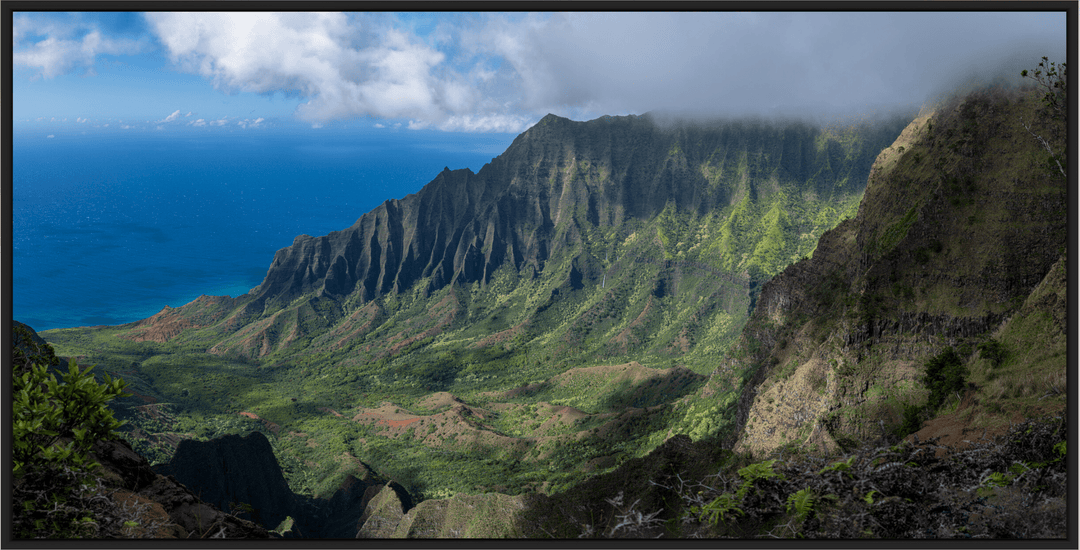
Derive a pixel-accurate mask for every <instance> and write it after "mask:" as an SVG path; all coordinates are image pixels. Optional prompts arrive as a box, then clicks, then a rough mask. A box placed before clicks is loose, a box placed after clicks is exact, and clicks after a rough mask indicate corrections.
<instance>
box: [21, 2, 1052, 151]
mask: <svg viewBox="0 0 1080 550" xmlns="http://www.w3.org/2000/svg"><path fill="white" fill-rule="evenodd" d="M1065 39H1066V16H1065V13H1064V12H899V13H890V12H865V13H847V12H811V13H793V12H707V13H692V12H678V13H668V12H663V13H633V12H629V13H582V12H571V13H487V12H485V13H299V12H285V13H260V12H239V13H226V12H213V13H193V12H180V13H173V12H151V13H109V12H81V13H52V12H16V13H15V14H14V28H13V29H12V44H13V73H14V74H13V79H12V87H13V108H14V116H13V122H14V124H15V128H16V129H20V128H26V127H33V126H34V125H35V124H37V125H43V126H41V127H42V128H48V129H49V130H48V131H50V132H52V131H53V130H52V129H53V128H55V129H56V131H63V130H64V129H65V128H67V129H70V128H82V129H84V131H85V130H86V129H95V130H97V131H106V129H108V131H119V130H153V131H165V132H168V131H185V130H186V131H215V130H219V131H220V130H226V129H227V130H230V131H237V132H239V131H256V130H259V129H261V128H273V127H278V128H284V127H294V126H302V127H304V128H311V129H318V128H322V127H326V126H333V125H337V126H345V127H348V126H350V125H352V126H356V127H363V128H368V129H374V130H386V131H408V130H434V131H442V132H503V133H518V132H521V131H524V130H525V129H526V128H528V127H529V126H530V125H532V124H534V123H535V122H536V121H537V120H539V119H540V118H542V117H543V116H544V115H545V114H547V113H555V114H557V115H560V116H565V117H569V118H572V119H575V120H588V119H592V118H596V117H599V116H601V115H624V114H642V113H645V112H648V111H665V110H666V111H677V112H680V113H684V114H688V115H691V116H698V115H710V116H713V115H735V116H738V115H748V114H749V115H764V116H772V115H792V114H808V115H812V116H839V115H851V114H855V113H860V112H867V111H874V110H878V109H889V108H892V107H898V106H899V107H905V108H910V107H913V106H914V107H918V106H920V105H922V104H924V103H926V102H927V101H929V100H931V99H932V98H934V97H936V96H937V95H938V94H941V93H943V92H945V91H947V90H949V89H951V88H954V87H956V86H958V85H960V84H962V83H964V82H965V81H968V80H969V79H971V78H975V77H978V78H986V77H988V76H991V75H993V74H994V73H995V72H998V71H1002V70H1004V72H1005V74H1009V75H1012V77H1014V78H1015V77H1016V75H1017V73H1018V72H1019V70H1020V69H1023V68H1034V66H1035V65H1036V64H1037V63H1038V61H1039V59H1040V58H1041V57H1042V56H1044V55H1046V56H1049V57H1050V58H1051V60H1058V61H1065V57H1064V56H1065V53H1066V46H1065ZM50 135H55V134H50Z"/></svg>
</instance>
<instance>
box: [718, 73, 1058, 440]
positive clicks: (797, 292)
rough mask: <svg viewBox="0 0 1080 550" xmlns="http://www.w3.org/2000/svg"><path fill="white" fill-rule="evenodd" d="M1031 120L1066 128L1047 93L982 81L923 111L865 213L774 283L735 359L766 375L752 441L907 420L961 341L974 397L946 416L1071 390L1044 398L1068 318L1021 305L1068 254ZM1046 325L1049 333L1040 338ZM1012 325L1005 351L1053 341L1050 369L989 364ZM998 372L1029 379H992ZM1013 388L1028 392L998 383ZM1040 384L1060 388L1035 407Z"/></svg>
mask: <svg viewBox="0 0 1080 550" xmlns="http://www.w3.org/2000/svg"><path fill="white" fill-rule="evenodd" d="M1021 119H1023V120H1027V121H1033V120H1038V121H1040V123H1041V124H1043V125H1045V127H1046V128H1047V129H1048V130H1047V131H1046V132H1045V135H1048V136H1049V135H1056V136H1059V138H1058V139H1059V140H1064V136H1065V132H1064V131H1063V128H1058V129H1057V130H1055V128H1054V126H1055V125H1061V126H1063V124H1064V123H1063V121H1061V120H1057V119H1054V118H1050V117H1048V116H1047V115H1046V114H1045V113H1044V112H1043V111H1042V109H1041V102H1040V101H1039V95H1038V94H1037V93H1034V92H1032V93H1026V94H1024V93H1019V92H1015V91H1013V92H1009V91H1002V90H985V91H981V92H976V93H973V94H971V95H968V96H967V97H965V98H964V99H963V100H956V101H954V102H952V103H950V104H947V105H944V106H942V107H941V108H940V109H939V110H938V111H937V112H936V113H935V114H934V115H933V116H932V117H929V118H927V119H926V120H925V122H921V123H920V122H916V123H915V124H913V125H912V126H911V127H909V129H908V130H907V131H906V132H905V133H909V134H911V135H912V136H913V139H912V140H911V141H910V142H909V143H908V144H907V145H906V146H905V152H904V153H903V155H902V156H901V157H900V158H899V159H898V160H897V161H896V162H895V164H894V165H892V167H891V169H884V170H881V171H880V172H877V173H875V174H874V175H872V176H871V179H870V183H869V184H868V186H867V191H866V195H865V197H864V199H863V202H862V204H861V205H860V207H859V214H858V216H856V217H855V218H854V219H852V220H849V221H846V222H844V223H842V224H841V225H840V226H839V227H837V228H836V229H834V230H831V231H830V232H828V233H826V235H825V236H824V237H823V238H822V239H821V241H820V243H819V244H818V247H817V250H816V251H815V253H814V255H813V258H811V259H808V260H804V261H802V262H799V263H798V264H796V265H794V266H791V267H790V268H788V269H787V270H785V271H784V273H782V274H781V275H779V276H777V277H776V278H774V279H773V280H772V281H770V282H769V283H768V284H767V285H766V286H765V288H764V290H763V291H762V294H761V297H760V299H759V303H758V308H757V310H756V311H755V313H754V316H753V318H752V319H751V321H750V322H749V324H748V325H747V330H746V331H744V333H743V337H742V340H741V341H740V344H739V348H738V349H740V350H744V351H745V359H743V360H741V361H736V362H735V363H734V364H733V365H731V368H732V369H733V370H734V371H736V372H740V371H742V372H745V371H747V370H751V371H753V370H756V371H757V374H756V375H755V377H754V379H753V381H752V386H753V387H754V388H755V391H754V392H748V393H747V394H745V395H744V401H743V402H742V404H741V407H740V420H741V421H744V422H745V424H744V426H743V428H742V430H741V434H740V436H739V445H738V446H737V448H738V449H742V450H749V451H754V452H756V453H763V452H768V451H770V450H773V449H776V448H778V447H780V446H783V445H785V444H788V443H796V444H798V445H802V446H817V447H819V448H821V449H822V450H829V449H835V448H836V444H837V443H840V444H841V446H843V445H845V444H848V443H851V442H854V441H862V440H865V439H867V438H874V437H881V436H882V435H883V430H882V428H883V427H884V428H885V434H888V433H890V432H891V431H893V430H899V429H901V426H900V425H901V420H902V416H903V413H904V406H905V405H911V406H920V405H922V404H924V403H926V399H927V395H928V392H927V390H926V389H925V388H924V385H923V384H922V383H921V382H920V380H921V377H922V376H923V374H924V373H925V371H926V368H925V364H926V363H927V361H928V360H929V359H930V358H932V357H935V356H938V355H939V354H940V353H942V352H944V351H946V350H949V349H952V350H954V351H955V352H956V353H957V354H958V357H959V360H960V362H961V363H962V365H963V367H964V368H965V369H966V370H967V371H968V372H969V373H975V374H974V376H969V378H968V381H969V382H973V383H975V384H978V385H975V386H969V387H968V388H967V391H968V393H969V396H968V398H967V399H968V400H965V396H964V390H959V391H956V392H953V393H955V395H953V394H950V397H949V398H948V399H946V401H945V403H944V404H943V407H944V408H943V409H942V410H941V411H937V412H947V411H952V410H955V409H956V407H957V406H959V405H961V404H962V403H961V401H963V408H964V409H969V408H970V409H971V410H970V411H968V413H967V416H966V417H965V422H966V421H967V420H972V421H973V423H971V424H970V425H967V426H965V427H966V428H968V429H970V430H974V429H983V428H989V429H991V431H992V430H993V429H995V428H997V429H999V430H1000V429H1001V427H1002V426H1005V427H1007V426H1008V423H1009V420H1010V419H1013V418H1015V417H1019V418H1023V417H1026V416H1029V415H1031V414H1034V413H1035V412H1037V411H1038V410H1043V411H1053V410H1057V409H1059V408H1061V407H1063V406H1064V394H1062V393H1057V394H1055V393H1054V392H1053V391H1050V393H1049V394H1047V395H1042V393H1043V392H1044V391H1048V390H1049V389H1050V388H1052V387H1053V386H1054V385H1055V384H1054V381H1060V377H1061V376H1063V375H1064V369H1065V362H1064V355H1063V348H1062V347H1061V345H1062V344H1061V343H1060V340H1058V339H1057V337H1055V336H1053V335H1054V334H1057V333H1061V334H1063V327H1062V326H1059V325H1055V324H1054V322H1053V321H1046V322H1042V321H1039V320H1036V319H1039V318H1041V317H1040V316H1038V315H1036V316H1034V317H1033V316H1032V315H1031V314H1025V313H1023V311H1026V310H1022V309H1021V306H1023V305H1024V303H1025V300H1029V301H1030V300H1031V299H1033V298H1031V292H1032V290H1033V289H1034V288H1035V287H1036V285H1038V284H1039V283H1040V281H1043V280H1044V279H1045V278H1046V277H1047V276H1048V273H1052V272H1053V269H1054V268H1053V266H1054V265H1055V262H1059V261H1061V260H1060V258H1062V255H1063V253H1064V250H1065V245H1066V237H1067V215H1066V214H1067V202H1066V198H1067V190H1066V180H1065V178H1063V177H1062V176H1061V174H1060V173H1058V172H1057V171H1056V170H1048V169H1047V167H1046V162H1045V161H1046V157H1047V154H1046V152H1045V151H1044V150H1043V148H1042V146H1041V145H1040V144H1039V143H1038V142H1037V141H1036V140H1035V139H1034V138H1033V137H1032V136H1031V135H1030V134H1029V133H1028V132H1027V131H1026V130H1025V129H1024V128H1023V126H1022V125H1021V123H1020V120H1021ZM1054 145H1055V146H1057V147H1058V148H1059V149H1061V150H1063V148H1064V143H1063V141H1061V142H1057V143H1055V144H1054ZM1057 269H1063V268H1057ZM1060 290H1061V291H1062V292H1063V291H1064V289H1063V288H1061V289H1060ZM1054 292H1056V291H1051V294H1050V295H1051V296H1053V295H1054ZM1047 299H1048V300H1050V299H1051V298H1047ZM1018 314H1019V315H1018ZM1010 317H1012V318H1013V319H1012V320H1010ZM1051 319H1052V317H1051ZM1006 320H1010V322H1009V324H1008V325H1006V326H1005V327H1002V323H1003V322H1004V321H1006ZM1034 325H1038V326H1039V327H1041V328H1042V329H1043V330H1045V331H1046V332H1045V333H1043V334H1042V335H1039V336H1038V337H1037V338H1036V337H1035V334H1036V332H1037V331H1035V330H1032V329H1031V328H1030V327H1031V326H1034ZM999 327H1000V328H999ZM1020 327H1025V328H1020ZM995 330H996V331H999V332H998V336H995V332H994V331H995ZM1018 331H1019V332H1025V333H1026V334H1027V336H1026V337H1024V338H1022V339H1023V340H1027V343H1025V344H1020V343H1019V341H1018V340H1017V339H1016V336H1014V335H1015V334H1016V333H1017V332H1018ZM1004 334H1008V335H1010V336H1009V343H1008V344H1007V345H1006V351H1008V350H1012V349H1016V348H1017V347H1018V346H1019V347H1021V348H1025V349H1027V348H1030V347H1031V346H1041V345H1042V344H1037V343H1036V342H1042V343H1043V344H1045V345H1046V346H1047V347H1046V348H1045V350H1046V356H1045V357H1046V358H1047V359H1046V360H1042V359H1039V360H1035V359H1034V356H1033V355H1031V354H1030V352H1024V354H1025V355H1027V356H1028V357H1031V359H1025V360H1023V362H1028V361H1030V363H1029V364H1030V366H1031V367H1032V368H1033V369H1034V368H1035V365H1039V367H1038V368H1037V369H1036V370H1032V371H1029V372H1027V373H1023V372H1021V371H1020V369H1009V368H1007V367H1006V368H1005V370H999V369H998V368H994V369H991V372H986V370H987V368H988V361H986V360H985V359H984V355H985V354H984V353H983V352H981V351H979V350H980V349H981V348H986V346H987V345H990V346H996V344H988V343H989V342H991V341H992V340H994V339H1000V338H1002V336H1001V335H1004ZM1051 342H1053V343H1051ZM1025 346H1026V347H1025ZM737 355H738V352H736V356H737ZM1015 361H1018V358H1017V357H1016V356H1015V355H1013V358H1012V359H1010V362H1009V363H1006V365H1008V364H1010V363H1012V362H1015ZM993 376H1008V377H1010V378H1011V377H1021V378H1023V377H1028V378H1030V379H1029V380H1028V381H1027V382H1020V381H1019V380H1012V381H1008V382H1006V381H1004V380H1001V379H999V380H998V381H996V382H994V384H993V385H991V384H989V382H990V378H992V377H993ZM710 384H712V382H710ZM1015 384H1025V385H1026V386H1028V387H1029V388H1030V389H1029V390H1024V391H1019V390H1013V391H1012V395H1009V394H1010V392H1009V391H1008V390H1004V389H1000V388H999V389H994V388H996V387H1006V386H1013V385H1015ZM1034 393H1039V394H1040V395H1042V397H1047V399H1044V400H1042V401H1041V402H1040V403H1038V404H1036V403H1035V402H1034V401H1035V397H1037V396H1034V395H1033V394H1034ZM1024 397H1030V400H1029V401H1027V402H1024V399H1023V398H1024ZM1012 398H1016V399H1012ZM973 402H977V403H976V404H972V403H973ZM983 413H986V414H983ZM930 416H936V415H935V414H934V411H931V412H930ZM975 417H978V421H977V422H974V418H975ZM899 435H905V434H903V433H901V434H899ZM924 435H925V434H924Z"/></svg>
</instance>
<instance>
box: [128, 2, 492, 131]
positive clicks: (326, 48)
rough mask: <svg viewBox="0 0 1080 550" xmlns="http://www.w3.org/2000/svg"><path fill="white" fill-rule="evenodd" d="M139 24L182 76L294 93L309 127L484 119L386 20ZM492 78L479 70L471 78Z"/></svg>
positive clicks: (215, 16)
mask: <svg viewBox="0 0 1080 550" xmlns="http://www.w3.org/2000/svg"><path fill="white" fill-rule="evenodd" d="M146 18H147V20H148V21H149V23H150V27H151V28H152V29H153V31H154V32H155V33H156V34H157V36H158V38H159V39H160V40H161V42H162V44H163V45H164V46H165V49H166V51H167V52H168V54H169V57H170V58H171V59H172V61H173V62H174V63H176V64H177V65H178V66H179V67H181V68H182V69H184V70H187V71H190V72H193V73H197V74H199V75H202V76H203V77H205V78H208V79H210V80H212V81H213V83H214V86H215V87H217V88H219V89H222V90H225V91H247V92H255V93H265V94H271V93H275V92H279V91H280V92H285V93H290V94H298V95H300V96H301V97H303V98H305V99H306V101H305V102H304V103H302V104H301V105H300V106H299V107H298V108H297V112H296V114H297V115H298V117H299V118H300V119H302V120H305V121H308V122H312V123H323V122H327V121H330V120H338V119H347V118H353V117H359V116H373V117H378V118H409V119H412V120H413V121H414V125H422V126H432V125H434V126H438V127H442V126H444V125H446V124H448V122H447V121H449V120H451V119H453V118H454V117H457V118H462V117H473V118H476V117H482V116H485V115H483V114H478V112H479V111H483V110H484V109H483V107H484V106H483V105H482V103H483V95H482V93H481V92H480V91H479V90H477V89H476V88H475V86H473V85H472V83H471V82H470V77H469V76H467V75H462V74H460V73H459V72H458V71H456V70H455V69H454V68H453V67H451V66H449V65H448V64H447V63H446V61H447V56H446V54H444V53H442V52H440V51H439V50H437V49H435V48H434V47H432V46H429V45H428V44H425V43H424V42H423V41H422V40H420V39H419V38H417V37H416V36H415V35H413V34H412V33H410V32H407V31H403V30H399V29H395V28H393V27H392V25H393V24H394V21H393V19H392V16H390V17H386V16H374V15H365V14H357V15H355V16H354V17H353V18H350V17H349V16H347V15H345V14H340V13H317V14H309V13H162V12H155V13H150V14H147V16H146ZM492 74H493V73H491V71H490V70H488V71H486V72H485V71H483V70H481V71H478V72H476V75H477V76H475V78H481V79H484V78H486V79H491V78H492ZM497 114H498V113H491V114H489V115H487V116H494V115H497ZM449 124H451V125H453V123H449ZM479 127H480V126H477V128H479Z"/></svg>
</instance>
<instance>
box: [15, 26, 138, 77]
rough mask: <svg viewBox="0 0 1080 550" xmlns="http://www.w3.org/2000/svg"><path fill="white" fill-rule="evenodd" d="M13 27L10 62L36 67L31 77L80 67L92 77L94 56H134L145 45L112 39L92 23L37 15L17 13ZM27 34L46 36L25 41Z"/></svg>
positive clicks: (50, 75)
mask: <svg viewBox="0 0 1080 550" xmlns="http://www.w3.org/2000/svg"><path fill="white" fill-rule="evenodd" d="M12 27H13V29H12V31H13V32H12V55H11V59H12V62H13V64H14V65H15V66H16V67H20V66H21V67H31V68H35V69H37V71H36V72H35V73H36V74H35V75H34V77H33V78H42V77H44V78H54V77H56V76H59V75H62V74H66V73H69V72H72V71H74V70H76V69H79V68H82V69H85V71H86V74H87V75H89V76H93V75H94V74H96V73H95V72H94V62H95V60H96V59H97V56H99V55H133V54H137V53H139V52H141V51H143V50H144V49H146V46H147V41H146V40H145V39H142V40H130V39H114V38H110V37H107V36H105V35H103V34H102V33H101V31H99V30H98V29H97V28H96V26H94V25H92V24H90V25H88V24H84V23H57V22H54V21H50V20H49V19H48V18H47V17H45V16H41V15H40V14H19V16H17V17H14V18H13V21H12ZM30 35H35V36H44V37H45V38H44V39H42V40H38V41H37V42H34V43H32V44H25V43H24V42H26V40H27V39H28V37H29V36H30Z"/></svg>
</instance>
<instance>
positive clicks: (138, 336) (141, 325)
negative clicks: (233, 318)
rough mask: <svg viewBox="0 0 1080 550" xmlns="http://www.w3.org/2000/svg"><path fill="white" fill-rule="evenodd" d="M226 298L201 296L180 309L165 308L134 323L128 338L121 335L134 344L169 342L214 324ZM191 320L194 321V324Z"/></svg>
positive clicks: (219, 315) (222, 312)
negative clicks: (186, 332) (192, 330)
mask: <svg viewBox="0 0 1080 550" xmlns="http://www.w3.org/2000/svg"><path fill="white" fill-rule="evenodd" d="M229 299H230V298H229V297H228V296H207V295H205V294H204V295H202V296H199V297H198V298H195V299H194V300H192V301H191V302H188V303H187V304H184V305H183V306H181V307H178V308H174V307H169V306H165V307H164V308H162V309H161V311H159V312H157V313H155V314H154V315H153V316H151V317H149V318H147V319H143V320H141V321H137V322H136V323H135V324H134V327H133V328H132V330H131V331H130V332H128V333H127V334H122V335H120V338H125V339H127V340H131V341H133V342H145V341H151V342H161V343H164V342H168V341H169V340H171V339H172V338H174V337H176V336H177V335H178V334H180V333H181V332H183V331H184V330H185V329H188V328H202V327H206V326H210V325H212V324H214V323H216V322H217V321H218V320H219V319H220V318H221V317H222V315H224V313H225V312H224V310H223V308H217V309H216V310H215V306H220V305H221V304H222V302H224V301H226V300H229ZM192 318H195V319H196V320H195V321H193V320H192Z"/></svg>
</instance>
